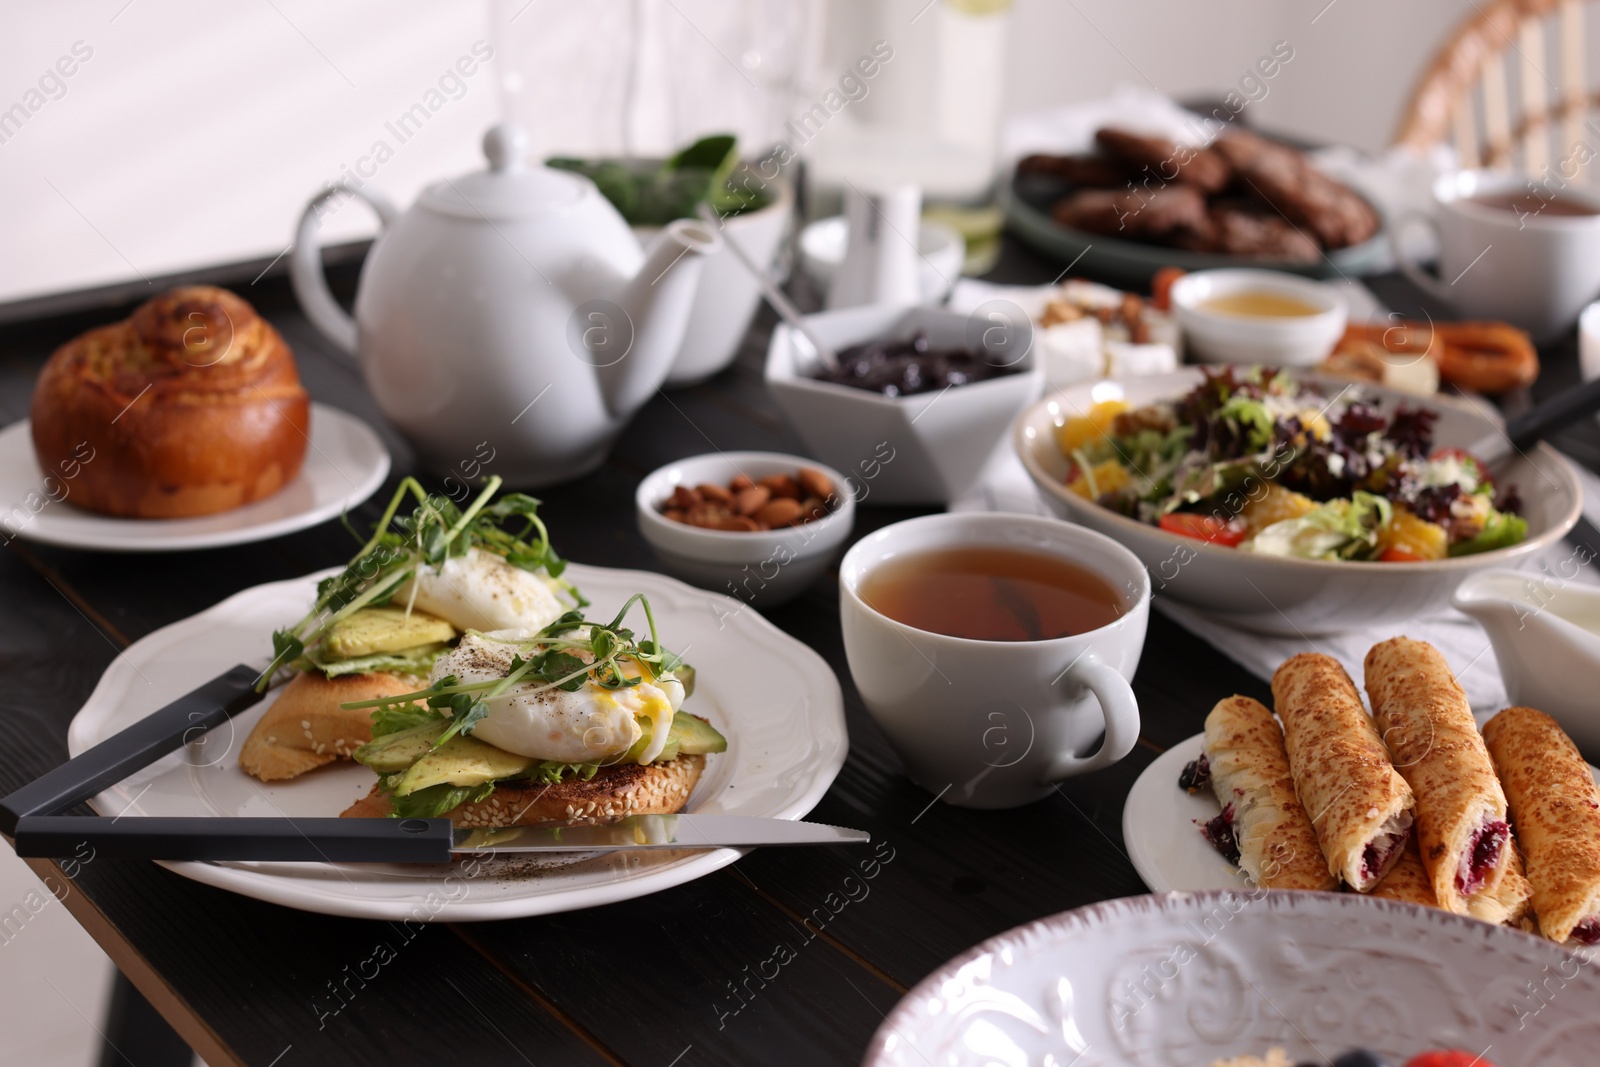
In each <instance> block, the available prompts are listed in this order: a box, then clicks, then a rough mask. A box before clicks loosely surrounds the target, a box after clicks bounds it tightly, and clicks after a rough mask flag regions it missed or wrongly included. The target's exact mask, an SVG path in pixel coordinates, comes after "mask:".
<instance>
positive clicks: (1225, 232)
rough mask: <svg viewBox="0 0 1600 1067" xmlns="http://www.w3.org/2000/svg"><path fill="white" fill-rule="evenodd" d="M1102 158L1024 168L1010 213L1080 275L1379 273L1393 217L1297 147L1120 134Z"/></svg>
mask: <svg viewBox="0 0 1600 1067" xmlns="http://www.w3.org/2000/svg"><path fill="white" fill-rule="evenodd" d="M1094 148H1095V150H1094V151H1093V152H1088V153H1080V154H1073V155H1047V154H1036V155H1031V156H1027V157H1025V158H1023V159H1021V160H1019V161H1018V163H1017V166H1016V172H1015V174H1014V176H1013V179H1012V181H1011V184H1010V187H1009V190H1008V193H1007V196H1006V201H1007V202H1006V215H1007V219H1008V221H1009V222H1010V224H1011V227H1012V229H1013V231H1014V232H1016V234H1017V235H1018V236H1019V237H1021V238H1022V239H1023V240H1024V241H1025V242H1027V243H1028V244H1030V245H1032V246H1033V247H1034V248H1036V249H1038V250H1039V251H1041V252H1044V253H1045V254H1047V255H1049V256H1052V257H1055V258H1059V259H1061V260H1062V261H1063V262H1069V263H1075V264H1077V266H1078V267H1079V269H1081V270H1083V271H1085V272H1087V273H1090V274H1094V275H1097V276H1101V277H1105V278H1108V279H1111V280H1115V281H1119V282H1123V283H1126V284H1145V283H1147V282H1148V281H1149V279H1150V276H1151V275H1152V274H1154V273H1155V271H1157V270H1159V269H1160V268H1162V267H1180V268H1182V269H1184V270H1207V269H1212V268H1220V267H1238V266H1247V265H1248V266H1253V267H1264V268H1269V269H1274V270H1287V271H1294V272H1296V273H1299V274H1305V275H1309V276H1311V277H1319V278H1325V277H1341V276H1354V275H1359V274H1367V273H1371V272H1372V271H1374V270H1377V269H1380V268H1381V267H1382V266H1383V263H1384V262H1385V259H1386V253H1387V242H1386V241H1385V240H1384V235H1383V218H1382V216H1381V215H1380V214H1379V212H1378V210H1377V209H1376V208H1375V207H1374V206H1373V205H1372V204H1371V203H1370V202H1369V201H1368V200H1367V199H1366V198H1365V197H1363V196H1362V195H1361V194H1360V193H1359V192H1357V191H1356V190H1355V189H1353V188H1351V187H1350V186H1348V185H1346V184H1344V183H1343V182H1340V181H1338V180H1337V179H1335V178H1333V177H1331V176H1329V175H1327V174H1325V173H1323V172H1322V171H1321V170H1319V169H1318V168H1317V167H1316V165H1315V164H1314V163H1313V162H1312V161H1311V160H1310V159H1309V158H1308V157H1307V156H1306V155H1305V153H1303V152H1301V151H1299V150H1298V149H1296V148H1293V147H1291V146H1289V145H1286V144H1282V143H1280V142H1277V141H1273V140H1269V139H1268V138H1265V137H1262V136H1261V135H1259V134H1256V133H1252V132H1250V131H1248V130H1243V129H1237V128H1233V129H1229V130H1226V131H1224V132H1223V133H1222V134H1221V135H1219V136H1218V137H1217V138H1216V139H1215V140H1213V141H1212V142H1211V144H1209V145H1206V146H1193V145H1185V144H1180V143H1178V142H1176V141H1173V140H1170V139H1168V138H1166V137H1162V136H1156V135H1149V134H1144V133H1139V132H1136V131H1132V130H1126V129H1119V128H1116V127H1103V128H1102V129H1100V130H1099V131H1098V132H1096V134H1095V144H1094Z"/></svg>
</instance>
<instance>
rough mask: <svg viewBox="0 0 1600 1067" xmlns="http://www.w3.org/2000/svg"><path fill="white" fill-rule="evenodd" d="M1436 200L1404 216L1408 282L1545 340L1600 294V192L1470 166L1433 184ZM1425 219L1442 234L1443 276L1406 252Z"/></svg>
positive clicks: (1468, 312) (1397, 244)
mask: <svg viewBox="0 0 1600 1067" xmlns="http://www.w3.org/2000/svg"><path fill="white" fill-rule="evenodd" d="M1433 203H1434V211H1433V214H1432V215H1431V216H1429V215H1421V214H1411V215H1406V216H1402V217H1401V218H1400V219H1398V220H1396V222H1395V224H1394V226H1393V227H1392V228H1391V230H1390V233H1391V239H1392V241H1393V245H1394V253H1395V259H1396V261H1397V263H1398V265H1399V267H1400V270H1401V272H1402V273H1404V274H1405V276H1406V277H1407V278H1409V279H1411V281H1412V282H1414V283H1416V284H1417V285H1418V286H1419V287H1421V288H1423V289H1425V290H1427V291H1428V292H1430V293H1432V294H1433V295H1435V296H1437V297H1439V298H1440V299H1441V300H1443V301H1445V302H1446V303H1448V304H1450V305H1451V306H1452V307H1453V308H1455V309H1456V310H1457V311H1458V312H1460V313H1461V314H1462V315H1464V316H1467V317H1470V318H1475V319H1504V320H1505V321H1507V322H1509V323H1511V324H1512V325H1513V326H1519V327H1521V328H1522V329H1524V330H1527V331H1528V332H1529V333H1530V334H1532V335H1533V338H1534V340H1535V341H1547V340H1549V339H1551V338H1552V337H1554V336H1556V335H1557V334H1559V333H1561V332H1562V331H1564V330H1565V329H1567V328H1568V327H1569V326H1571V325H1572V324H1573V322H1574V321H1576V319H1577V317H1578V312H1580V311H1581V310H1583V306H1584V305H1585V304H1587V303H1589V302H1590V301H1591V300H1593V299H1595V296H1596V294H1600V197H1596V196H1595V195H1594V194H1593V193H1590V192H1587V191H1585V190H1582V189H1580V188H1578V187H1576V186H1574V185H1567V186H1565V187H1563V188H1560V189H1552V188H1550V187H1549V186H1548V185H1547V184H1544V183H1539V182H1534V181H1532V180H1530V179H1528V178H1525V177H1522V176H1519V175H1515V174H1507V173H1498V172H1492V171H1463V172H1460V173H1458V174H1451V175H1446V176H1445V177H1443V178H1440V179H1439V180H1438V181H1437V182H1435V183H1434V187H1433ZM1418 225H1425V226H1428V227H1430V228H1431V229H1432V230H1433V231H1434V233H1435V235H1436V236H1437V238H1438V246H1439V259H1438V269H1439V273H1438V275H1437V276H1435V275H1432V274H1429V273H1428V272H1427V271H1425V270H1423V269H1422V268H1421V267H1420V266H1418V265H1417V264H1416V263H1415V262H1414V261H1413V260H1411V259H1410V258H1408V256H1407V255H1406V252H1405V251H1404V249H1403V248H1402V242H1401V241H1400V237H1401V235H1402V233H1403V232H1404V231H1405V230H1406V229H1408V228H1410V227H1412V226H1418Z"/></svg>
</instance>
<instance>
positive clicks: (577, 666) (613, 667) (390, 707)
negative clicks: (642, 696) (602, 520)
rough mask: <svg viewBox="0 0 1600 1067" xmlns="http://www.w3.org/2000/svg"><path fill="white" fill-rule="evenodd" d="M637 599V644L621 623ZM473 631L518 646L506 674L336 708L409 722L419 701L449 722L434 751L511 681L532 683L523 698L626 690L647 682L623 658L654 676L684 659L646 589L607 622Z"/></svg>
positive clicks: (448, 681)
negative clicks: (665, 639) (670, 644)
mask: <svg viewBox="0 0 1600 1067" xmlns="http://www.w3.org/2000/svg"><path fill="white" fill-rule="evenodd" d="M635 602H637V603H638V604H639V605H640V606H641V607H642V608H643V609H644V616H645V622H646V624H647V625H648V626H649V628H650V636H649V637H648V638H646V639H645V640H642V641H640V640H637V639H636V638H635V637H634V633H633V631H632V630H630V629H627V628H626V627H624V626H623V625H622V622H623V620H624V619H625V618H626V617H627V615H628V612H629V611H630V610H631V609H632V608H633V605H634V603H635ZM478 636H480V637H482V638H484V639H487V640H490V641H495V642H498V643H502V644H510V645H516V646H517V647H518V651H517V652H515V653H514V654H513V655H512V657H511V669H510V670H509V671H508V672H507V674H506V676H505V677H504V678H493V679H489V680H488V681H482V682H461V681H458V680H457V679H456V677H455V676H454V675H446V676H444V677H443V678H440V679H439V680H438V681H436V682H434V683H433V684H432V685H430V686H428V688H426V689H419V690H417V691H415V692H412V693H401V694H399V695H398V696H391V697H382V698H379V699H374V700H355V701H351V702H350V703H347V704H340V705H339V706H340V707H341V708H345V709H347V710H352V711H353V710H357V709H361V708H373V709H376V711H375V712H374V717H375V718H377V719H379V720H380V721H382V720H385V719H390V718H393V719H394V720H395V721H414V714H415V702H416V701H422V702H424V703H425V705H426V706H427V707H428V708H431V709H434V711H435V712H437V713H438V714H440V715H442V716H446V717H448V718H449V719H450V720H451V722H450V725H449V727H447V728H446V729H445V731H444V732H443V733H442V734H440V735H439V737H438V738H437V739H436V740H435V741H434V747H435V748H437V747H438V746H440V745H442V744H444V743H445V742H446V741H448V740H449V739H450V738H452V737H454V736H456V735H457V734H469V733H471V732H472V728H473V727H474V726H476V725H477V724H478V722H479V721H480V720H481V719H482V718H483V717H484V715H486V714H488V705H487V701H489V700H492V699H494V698H495V697H498V696H501V695H503V694H504V693H506V692H509V691H510V690H511V688H512V687H513V686H517V685H530V686H531V688H529V689H527V690H526V691H525V692H524V694H523V695H526V696H536V695H537V694H539V693H544V692H548V691H549V690H552V689H559V690H562V691H564V692H568V693H573V692H576V691H578V690H579V689H581V688H582V687H583V686H584V684H585V683H586V682H593V683H594V684H595V685H597V686H599V687H600V688H602V689H627V688H631V687H633V686H636V685H638V684H639V683H640V682H642V681H644V676H643V675H642V674H640V675H629V674H627V673H626V672H625V670H624V667H623V664H622V660H623V659H629V660H632V661H634V662H635V663H638V664H642V665H645V669H647V670H649V671H650V672H651V673H652V674H653V675H655V676H656V677H660V676H661V675H664V674H668V673H671V672H672V671H675V670H677V669H678V668H679V667H681V666H683V657H682V656H679V655H677V654H675V653H672V652H669V651H667V650H666V649H665V648H663V647H662V645H661V638H660V635H659V634H658V633H657V632H656V620H655V614H654V613H653V612H652V611H651V610H650V600H649V598H648V597H646V596H645V595H644V594H643V593H635V594H634V595H633V596H631V597H629V598H628V602H627V603H626V604H624V605H623V606H622V610H621V611H619V612H617V614H616V617H615V618H613V619H612V620H611V622H610V624H609V625H604V626H603V625H600V624H599V623H595V622H590V621H588V620H586V619H585V618H584V617H583V614H582V612H581V611H569V612H567V613H566V614H564V615H562V616H561V617H560V618H559V619H557V620H556V621H554V622H552V623H551V624H550V625H548V626H546V627H545V628H544V629H542V630H540V631H539V632H538V633H536V634H534V635H533V636H531V637H524V638H507V637H497V636H494V635H491V634H479V635H478ZM408 709H409V710H408Z"/></svg>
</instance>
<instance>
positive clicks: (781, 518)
mask: <svg viewBox="0 0 1600 1067" xmlns="http://www.w3.org/2000/svg"><path fill="white" fill-rule="evenodd" d="M799 517H800V501H798V500H793V499H790V498H789V497H779V498H777V499H776V500H770V501H768V502H767V505H766V506H765V507H763V508H762V509H761V510H760V511H758V512H756V513H755V515H754V518H755V520H756V521H757V522H759V523H764V524H766V525H767V526H771V527H773V528H774V529H776V528H777V527H779V526H787V525H789V524H790V523H791V522H793V521H794V520H795V519H797V518H799Z"/></svg>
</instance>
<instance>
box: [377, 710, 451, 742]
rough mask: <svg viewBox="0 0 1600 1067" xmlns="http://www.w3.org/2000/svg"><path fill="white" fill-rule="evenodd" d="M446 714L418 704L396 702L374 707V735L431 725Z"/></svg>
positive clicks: (378, 735) (381, 735)
mask: <svg viewBox="0 0 1600 1067" xmlns="http://www.w3.org/2000/svg"><path fill="white" fill-rule="evenodd" d="M443 719H444V716H443V715H441V714H439V713H438V712H437V711H434V710H433V709H432V708H428V707H422V706H419V705H417V704H394V705H391V706H389V707H386V708H373V709H372V736H373V737H383V736H384V735H385V734H397V733H399V732H400V731H401V730H413V729H415V728H417V727H418V726H429V725H432V724H433V723H437V722H441V721H443Z"/></svg>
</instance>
